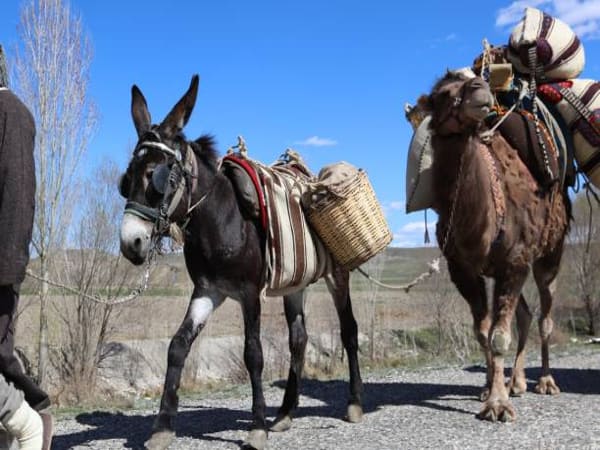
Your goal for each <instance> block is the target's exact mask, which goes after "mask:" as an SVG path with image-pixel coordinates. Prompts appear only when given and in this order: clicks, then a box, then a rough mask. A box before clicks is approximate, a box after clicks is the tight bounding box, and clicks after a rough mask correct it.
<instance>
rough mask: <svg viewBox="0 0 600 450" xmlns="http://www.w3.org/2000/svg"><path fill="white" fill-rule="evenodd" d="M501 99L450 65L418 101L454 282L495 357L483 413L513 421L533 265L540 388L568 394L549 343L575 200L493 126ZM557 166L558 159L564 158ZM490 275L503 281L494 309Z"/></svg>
mask: <svg viewBox="0 0 600 450" xmlns="http://www.w3.org/2000/svg"><path fill="white" fill-rule="evenodd" d="M493 105H494V98H493V95H492V94H491V91H490V89H489V86H488V85H487V83H486V82H485V81H484V80H483V79H482V78H479V77H474V78H472V77H469V76H467V75H465V74H464V73H461V72H453V71H448V72H447V73H446V75H445V76H443V77H442V78H441V79H440V80H439V81H438V82H437V83H436V84H435V86H434V88H433V90H432V91H431V93H430V94H429V95H427V96H424V97H422V98H421V99H420V100H419V104H418V107H421V108H426V109H427V110H428V112H429V114H431V122H430V129H431V131H432V141H431V144H432V148H433V155H434V162H433V166H432V173H433V197H434V200H433V209H434V211H435V212H436V213H437V214H438V216H439V218H438V223H437V229H436V235H437V241H438V245H439V247H440V249H441V250H442V253H443V254H444V256H445V258H446V260H447V264H448V270H449V273H450V277H451V279H452V281H453V283H454V284H455V285H456V287H457V289H458V291H459V292H460V294H461V295H462V296H463V297H464V298H465V299H466V300H467V302H468V303H469V306H470V309H471V313H472V315H473V326H474V330H475V334H476V337H477V340H478V342H479V344H480V346H481V349H482V351H483V353H484V355H485V359H486V364H487V375H486V386H485V388H484V390H483V392H482V395H481V400H483V401H484V404H483V407H482V409H481V411H480V412H479V414H478V417H479V418H481V419H484V420H490V421H496V420H500V421H512V420H515V418H516V412H515V409H514V407H513V406H512V404H511V402H510V400H509V394H510V395H521V394H523V393H524V392H525V391H526V390H527V383H526V378H525V371H524V359H525V352H524V347H525V342H526V340H527V334H528V330H529V326H530V323H531V319H532V314H531V312H530V311H529V308H528V306H527V303H526V302H525V298H524V297H523V294H522V289H523V285H524V283H525V281H526V279H527V277H528V275H529V272H530V268H532V271H533V276H534V279H535V283H536V285H537V288H538V290H539V296H540V310H541V311H540V316H539V319H538V326H539V332H540V336H541V355H542V374H541V377H540V379H539V381H538V383H537V385H536V387H535V391H536V392H538V393H541V394H551V395H553V394H558V393H559V392H560V389H559V387H558V386H557V384H556V382H555V381H554V378H553V377H552V375H551V373H550V365H549V355H548V341H549V338H550V335H551V333H552V328H553V321H552V318H551V316H550V310H551V307H552V297H553V292H554V291H555V279H556V276H557V274H558V271H559V266H560V260H561V256H562V253H563V245H564V240H565V235H566V233H567V231H568V227H569V221H570V217H571V205H570V201H569V197H568V195H567V192H566V188H565V187H563V186H561V185H560V184H559V183H554V184H552V185H551V186H544V187H543V186H542V185H540V184H539V183H538V181H536V178H535V177H534V176H533V175H532V173H531V171H530V170H529V169H528V167H527V166H526V164H525V163H524V162H523V161H522V159H520V158H519V153H518V150H517V149H515V148H513V147H512V146H511V145H510V144H509V143H508V142H507V140H505V139H504V137H503V136H502V135H501V134H500V133H498V132H493V131H492V132H491V133H490V132H489V129H487V128H486V124H485V121H484V119H485V118H486V117H487V116H488V114H489V112H490V110H491V108H492V106H493ZM486 129H487V130H488V133H487V134H486V133H484V132H485V131H486ZM554 156H556V152H555V153H554ZM553 164H554V165H555V166H556V164H557V163H556V159H554V161H553ZM486 277H489V278H491V279H493V280H494V289H493V301H492V308H491V311H490V308H489V306H488V301H487V293H486V284H485V278H486ZM515 312H516V319H517V331H518V344H517V355H516V358H515V362H514V365H513V369H512V375H511V378H510V381H509V382H508V385H505V380H504V356H505V355H506V353H507V351H508V350H509V346H510V343H511V328H510V326H511V321H512V319H513V316H514V315H515Z"/></svg>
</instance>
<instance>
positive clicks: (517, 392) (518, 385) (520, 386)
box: [506, 380, 527, 397]
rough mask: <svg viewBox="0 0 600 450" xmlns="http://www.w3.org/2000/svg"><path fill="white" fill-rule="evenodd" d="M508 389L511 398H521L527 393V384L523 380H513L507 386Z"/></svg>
mask: <svg viewBox="0 0 600 450" xmlns="http://www.w3.org/2000/svg"><path fill="white" fill-rule="evenodd" d="M506 389H507V390H508V392H509V393H510V396H511V397H521V396H523V394H525V392H527V383H526V382H525V381H523V380H520V381H514V380H511V381H510V383H508V384H507V385H506Z"/></svg>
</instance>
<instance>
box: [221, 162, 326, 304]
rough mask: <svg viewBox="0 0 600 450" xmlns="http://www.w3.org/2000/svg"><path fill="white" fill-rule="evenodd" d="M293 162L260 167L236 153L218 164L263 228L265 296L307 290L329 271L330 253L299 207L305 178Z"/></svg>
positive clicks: (302, 169)
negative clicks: (264, 238) (264, 243)
mask: <svg viewBox="0 0 600 450" xmlns="http://www.w3.org/2000/svg"><path fill="white" fill-rule="evenodd" d="M296 158H298V161H295V160H293V159H292V160H290V161H285V162H282V161H279V162H277V163H275V164H273V165H271V166H266V165H263V164H261V163H259V162H257V161H254V160H252V159H249V158H247V157H246V156H241V155H240V154H229V155H227V156H226V157H225V158H224V164H223V166H222V167H223V170H224V173H225V174H226V175H227V176H228V177H229V178H230V179H231V180H232V182H233V185H234V188H235V189H236V193H237V195H238V202H239V203H240V207H241V208H242V209H243V210H244V211H245V213H246V215H247V216H249V217H252V218H255V219H258V220H259V221H260V223H261V224H262V226H263V228H264V229H265V233H266V238H267V239H266V249H265V260H266V273H265V286H264V288H265V290H266V294H267V295H270V296H280V295H286V294H288V293H291V292H293V291H295V290H297V289H298V288H302V287H305V286H308V285H309V284H311V283H313V282H315V281H317V280H318V279H319V278H321V277H322V276H323V275H325V274H326V273H328V272H329V270H330V267H331V255H330V253H329V252H328V251H326V248H325V246H324V244H323V243H322V241H321V239H319V237H318V236H317V234H316V233H315V232H314V231H313V229H312V228H311V227H310V226H309V224H308V222H307V220H306V217H305V215H304V211H303V209H302V198H303V196H304V194H305V193H306V191H307V190H308V188H309V183H310V181H311V175H310V173H309V171H308V169H307V168H306V167H305V166H304V164H302V162H301V160H300V159H299V156H298V157H296Z"/></svg>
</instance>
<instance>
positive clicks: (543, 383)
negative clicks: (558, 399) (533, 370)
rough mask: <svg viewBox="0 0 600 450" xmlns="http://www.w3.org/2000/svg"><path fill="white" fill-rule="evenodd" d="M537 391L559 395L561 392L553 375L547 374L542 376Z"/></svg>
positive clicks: (536, 387)
mask: <svg viewBox="0 0 600 450" xmlns="http://www.w3.org/2000/svg"><path fill="white" fill-rule="evenodd" d="M535 392H537V393H538V394H548V395H557V394H560V389H559V388H558V386H557V384H556V382H555V381H554V378H553V377H552V375H546V376H543V377H541V378H540V381H539V382H538V384H537V385H536V386H535Z"/></svg>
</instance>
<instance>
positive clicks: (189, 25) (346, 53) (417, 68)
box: [0, 0, 600, 246]
mask: <svg viewBox="0 0 600 450" xmlns="http://www.w3.org/2000/svg"><path fill="white" fill-rule="evenodd" d="M21 4H22V3H21V1H17V0H3V1H2V14H1V15H0V43H2V44H3V45H4V46H5V47H7V48H8V49H10V47H11V46H14V44H15V43H16V40H17V33H16V27H17V23H18V20H19V8H20V6H21ZM70 5H71V7H72V9H74V10H75V11H76V12H78V13H79V14H81V16H82V18H83V22H84V24H85V26H86V28H87V30H88V33H89V35H90V37H91V39H92V42H93V47H94V59H93V62H92V69H91V75H92V79H91V86H90V95H91V97H92V98H93V100H94V101H95V103H96V104H97V106H98V109H99V112H100V124H99V129H98V132H97V133H96V135H95V137H94V140H93V142H92V143H91V145H90V148H89V150H88V155H87V163H86V167H93V166H94V165H96V164H98V163H99V162H100V161H102V159H104V158H110V159H113V160H115V161H116V162H117V164H118V165H119V166H120V167H122V168H125V166H126V163H127V161H128V159H129V156H130V151H131V147H132V145H133V144H134V142H135V131H134V127H133V125H132V122H131V117H130V89H131V85H132V84H134V83H135V84H137V85H138V86H139V87H140V88H141V89H142V91H143V92H144V94H145V96H146V99H147V100H148V104H149V107H150V111H151V113H152V114H153V120H154V121H160V120H161V119H162V118H163V117H164V115H165V114H166V113H167V112H168V111H169V109H170V108H171V107H172V106H173V104H174V103H175V102H176V101H177V100H178V99H179V97H180V96H181V95H182V94H183V92H184V91H185V90H186V89H187V87H188V85H189V82H190V78H191V76H192V75H193V74H195V73H198V74H199V75H200V92H199V95H198V101H197V103H196V108H195V110H194V113H193V114H192V118H191V120H190V122H189V124H188V126H187V127H186V130H185V131H186V134H187V135H188V137H190V138H195V137H197V136H199V135H200V134H204V133H209V134H213V135H214V136H215V137H216V139H217V142H218V146H219V149H220V151H221V153H223V152H225V150H226V149H227V147H228V146H230V145H232V144H234V143H235V142H236V137H237V136H238V135H243V136H244V138H245V139H246V142H247V145H248V148H249V150H250V156H251V157H253V158H255V159H258V160H261V161H263V162H265V163H269V162H272V161H274V160H275V159H276V158H277V157H278V156H279V155H280V154H281V153H282V152H283V151H284V150H285V149H286V148H287V147H292V148H294V149H296V150H297V151H299V152H300V153H301V155H302V156H303V157H304V158H305V160H306V162H307V163H308V165H309V166H310V167H311V169H313V171H315V172H316V171H318V170H319V168H320V167H322V166H323V165H325V164H328V163H331V162H335V161H339V160H346V161H348V162H350V163H352V164H354V165H356V166H358V167H361V168H363V169H365V170H366V171H367V173H368V175H369V178H370V180H371V182H372V184H373V186H374V189H375V191H376V193H377V196H378V198H379V200H380V202H381V203H382V205H383V207H384V209H385V212H386V216H387V218H388V221H389V223H390V226H391V228H392V231H393V233H394V242H393V244H394V245H398V246H415V245H422V243H423V230H424V228H423V214H422V212H418V213H412V214H409V215H407V214H405V212H404V200H405V170H406V169H405V166H406V154H407V149H408V146H409V142H410V138H411V135H412V132H411V128H410V126H409V125H408V123H407V122H406V121H405V119H404V104H405V103H406V102H413V101H414V100H415V99H416V98H417V97H418V95H419V94H421V93H425V92H428V91H429V89H430V88H431V86H432V85H433V83H434V82H435V79H436V78H437V77H438V76H439V75H441V74H442V73H443V72H444V71H445V70H446V68H458V67H463V66H467V65H470V64H471V62H472V61H473V59H474V58H475V57H476V56H477V55H478V54H479V53H480V52H481V49H482V44H481V42H482V39H483V38H487V39H488V40H489V41H490V43H492V44H498V45H500V44H505V43H507V41H508V37H509V34H510V30H511V28H512V26H513V25H514V23H515V22H516V21H518V20H519V18H520V17H521V16H522V13H523V9H524V7H525V6H526V5H531V6H537V7H538V8H540V9H543V10H545V11H546V12H549V13H551V14H553V15H555V16H557V17H560V18H562V19H564V20H565V21H566V22H568V23H569V24H571V25H572V26H573V28H574V29H575V30H576V31H577V32H578V34H579V37H580V38H581V39H582V41H583V43H584V47H585V51H586V61H587V62H586V68H585V71H584V73H583V74H582V76H581V77H582V78H594V79H600V58H599V56H600V40H598V38H599V37H600V27H599V24H600V0H584V1H581V0H566V1H563V0H559V1H544V0H534V1H516V2H510V1H496V0H487V1H485V2H482V1H471V0H466V1H464V0H463V1H460V2H449V1H425V0H424V1H420V2H418V1H417V2H404V1H400V0H396V1H391V0H388V1H381V0H371V1H369V2H366V1H354V0H345V1H342V0H319V1H316V0H303V1H302V2H286V1H281V0H279V1H263V0H256V1H251V2H249V1H233V0H221V1H219V2H214V1H211V2H209V1H205V0H196V1H195V0H188V1H182V0H171V1H169V2H165V1H155V0H144V1H141V0H121V1H118V2H117V1H114V0H103V1H91V0H79V1H77V0H72V1H71V2H70ZM456 5H459V6H456ZM429 216H430V227H433V226H434V223H435V217H434V215H433V214H430V215H429Z"/></svg>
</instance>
